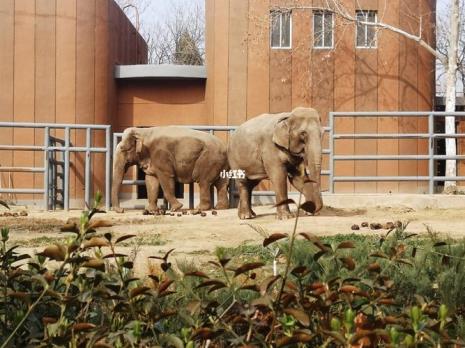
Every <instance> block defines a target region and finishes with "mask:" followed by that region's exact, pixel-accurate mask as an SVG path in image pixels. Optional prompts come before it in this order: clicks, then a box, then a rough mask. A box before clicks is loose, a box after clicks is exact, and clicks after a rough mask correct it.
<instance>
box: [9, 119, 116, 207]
mask: <svg viewBox="0 0 465 348" xmlns="http://www.w3.org/2000/svg"><path fill="white" fill-rule="evenodd" d="M0 128H12V129H17V128H26V129H43V130H44V140H43V145H9V144H1V145H0V150H9V151H42V152H44V166H43V167H0V171H1V172H30V173H43V175H44V185H43V188H41V189H38V188H18V189H15V188H0V193H16V194H43V201H44V203H43V205H44V208H45V209H47V210H48V209H50V208H51V207H55V203H56V202H53V201H52V200H51V197H50V194H51V192H52V191H51V188H52V186H53V185H55V184H54V183H52V182H51V180H50V169H51V168H50V165H51V164H55V165H59V166H62V167H63V173H62V174H60V173H54V175H56V176H60V177H61V178H62V180H63V181H64V185H63V186H64V187H63V190H60V189H57V188H56V187H53V190H54V191H53V192H55V193H56V192H61V191H63V192H62V195H63V207H64V209H65V210H69V202H70V195H69V177H70V153H72V152H83V153H85V164H84V172H85V173H84V191H85V192H84V199H85V202H86V204H87V205H90V203H91V197H90V195H91V165H92V163H91V154H92V153H104V154H105V207H106V209H109V208H110V187H111V186H110V185H111V126H108V125H93V124H60V123H31V122H29V123H27V122H24V123H21V122H0ZM52 130H55V131H56V130H61V131H64V139H60V138H57V137H55V136H53V135H51V134H50V133H51V131H52ZM71 130H85V131H86V133H85V143H86V145H85V146H74V145H73V144H72V143H71V137H70V134H71ZM94 131H105V146H103V147H97V146H92V132H94ZM51 144H61V146H55V145H51ZM55 152H61V153H62V154H63V156H62V157H63V160H62V161H57V160H55V159H52V158H51V156H50V155H51V154H52V153H55Z"/></svg>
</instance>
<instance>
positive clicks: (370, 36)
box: [367, 11, 376, 47]
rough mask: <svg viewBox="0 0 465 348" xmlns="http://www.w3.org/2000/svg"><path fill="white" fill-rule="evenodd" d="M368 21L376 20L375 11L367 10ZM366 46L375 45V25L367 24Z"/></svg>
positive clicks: (373, 21)
mask: <svg viewBox="0 0 465 348" xmlns="http://www.w3.org/2000/svg"><path fill="white" fill-rule="evenodd" d="M368 22H371V23H375V22H376V11H370V12H368ZM367 41H368V42H367V46H368V47H376V27H373V26H367Z"/></svg>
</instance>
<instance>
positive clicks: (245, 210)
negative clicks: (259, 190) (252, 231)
mask: <svg viewBox="0 0 465 348" xmlns="http://www.w3.org/2000/svg"><path fill="white" fill-rule="evenodd" d="M236 182H237V186H238V190H239V207H238V209H237V214H238V216H239V219H241V220H244V219H252V218H254V217H255V215H254V212H253V211H252V208H251V206H250V201H249V182H248V180H247V179H245V180H244V179H242V180H236Z"/></svg>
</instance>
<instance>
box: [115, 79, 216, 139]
mask: <svg viewBox="0 0 465 348" xmlns="http://www.w3.org/2000/svg"><path fill="white" fill-rule="evenodd" d="M117 115H118V118H117V120H116V122H114V130H115V131H122V130H124V129H125V128H127V127H132V126H144V127H149V126H165V125H171V124H179V125H206V124H208V118H207V104H206V101H205V81H202V80H135V81H130V80H129V81H119V82H118V113H117Z"/></svg>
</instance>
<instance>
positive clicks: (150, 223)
mask: <svg viewBox="0 0 465 348" xmlns="http://www.w3.org/2000/svg"><path fill="white" fill-rule="evenodd" d="M254 210H255V212H256V213H257V218H255V219H253V220H246V221H241V220H239V219H238V217H237V210H236V209H229V210H225V211H218V212H217V215H212V213H211V212H207V216H205V217H202V216H200V215H182V216H181V217H178V216H166V215H165V216H144V215H142V211H140V210H137V211H127V212H126V213H124V214H116V213H114V212H109V213H107V214H100V215H97V217H98V218H104V219H105V220H109V221H111V222H112V223H113V226H112V227H108V228H101V229H99V233H104V232H108V231H110V232H112V233H114V234H115V236H116V237H117V236H119V235H122V234H135V235H137V237H136V238H133V239H131V242H128V243H126V245H125V246H123V247H120V248H119V250H118V251H119V252H124V253H127V254H130V253H134V250H135V249H137V256H136V259H135V268H136V271H137V272H141V271H143V270H146V269H147V267H148V266H149V262H152V261H148V259H147V257H148V256H162V255H163V254H164V253H165V252H166V251H168V250H170V249H172V248H174V249H175V251H174V252H173V253H172V258H171V259H172V260H173V259H175V260H183V259H187V260H188V262H194V263H203V262H204V261H206V260H208V259H211V258H213V256H212V252H213V251H214V250H215V248H216V247H218V246H224V247H236V246H239V245H241V244H243V243H257V244H258V243H261V241H262V240H263V237H262V236H261V235H260V234H259V233H258V232H256V231H255V230H254V229H253V228H251V226H250V225H253V226H258V227H259V228H261V229H262V230H264V231H266V233H270V234H271V233H274V232H284V233H286V232H290V231H292V228H293V226H294V220H285V221H282V220H277V219H276V218H275V208H273V207H272V206H261V207H254ZM79 215H80V212H79V211H71V212H41V211H29V212H28V216H27V217H0V226H1V227H4V226H9V227H10V231H11V232H10V242H11V243H12V244H19V245H20V246H21V249H22V251H27V252H29V253H34V252H37V251H40V250H42V249H43V247H44V246H46V245H50V244H53V243H54V242H57V241H60V240H63V238H66V237H67V234H64V233H61V232H60V231H59V228H60V227H61V226H62V225H63V224H64V223H65V222H66V221H67V220H68V219H69V218H73V217H74V218H76V217H78V216H79ZM396 220H400V221H403V222H407V221H409V222H410V224H409V226H408V231H409V232H411V233H426V232H427V227H429V228H430V229H431V230H433V231H435V232H438V233H441V234H446V235H450V236H452V237H465V210H464V209H447V210H440V209H425V210H413V209H411V208H402V207H401V208H369V209H335V208H330V207H327V208H324V209H323V210H322V211H321V213H320V215H319V216H302V217H300V219H299V223H298V227H297V228H298V232H311V233H313V234H317V235H334V234H349V233H357V234H373V233H375V234H381V233H385V232H386V231H385V230H378V231H371V230H369V229H367V228H362V229H361V230H359V231H352V230H351V226H352V225H353V224H361V223H362V222H365V221H366V222H368V223H372V222H378V223H386V222H388V221H396Z"/></svg>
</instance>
